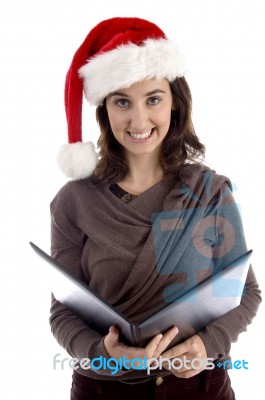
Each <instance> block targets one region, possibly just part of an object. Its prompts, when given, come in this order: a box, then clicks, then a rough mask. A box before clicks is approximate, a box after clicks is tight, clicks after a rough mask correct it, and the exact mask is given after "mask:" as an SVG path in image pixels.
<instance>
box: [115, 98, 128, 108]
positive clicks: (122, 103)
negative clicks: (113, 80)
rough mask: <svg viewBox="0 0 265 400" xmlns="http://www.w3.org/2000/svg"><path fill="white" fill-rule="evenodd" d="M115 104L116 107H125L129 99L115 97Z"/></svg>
mask: <svg viewBox="0 0 265 400" xmlns="http://www.w3.org/2000/svg"><path fill="white" fill-rule="evenodd" d="M115 104H116V105H117V106H118V107H121V108H125V107H127V106H128V105H129V100H127V99H117V100H115Z"/></svg>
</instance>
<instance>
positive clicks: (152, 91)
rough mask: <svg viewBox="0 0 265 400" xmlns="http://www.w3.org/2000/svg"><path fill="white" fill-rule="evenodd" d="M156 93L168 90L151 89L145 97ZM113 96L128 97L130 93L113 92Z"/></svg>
mask: <svg viewBox="0 0 265 400" xmlns="http://www.w3.org/2000/svg"><path fill="white" fill-rule="evenodd" d="M156 93H166V92H164V90H161V89H154V90H151V92H147V93H145V97H148V96H152V95H153V94H156ZM112 96H122V97H128V98H129V97H130V96H129V95H128V94H126V93H123V92H113V93H111V94H110V97H112Z"/></svg>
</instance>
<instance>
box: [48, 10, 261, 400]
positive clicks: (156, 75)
mask: <svg viewBox="0 0 265 400" xmlns="http://www.w3.org/2000/svg"><path fill="white" fill-rule="evenodd" d="M184 73H185V66H184V63H183V58H182V56H181V53H180V51H179V49H178V47H177V46H176V45H175V44H174V43H172V42H171V41H170V40H168V39H167V38H166V36H165V34H164V33H163V32H162V31H161V30H160V29H159V28H158V27H157V26H156V25H154V24H153V23H151V22H148V21H146V20H141V19H138V18H113V19H110V20H106V21H103V22H101V23H100V24H99V25H97V26H96V27H95V28H94V29H92V31H91V32H90V33H89V34H88V36H87V37H86V39H85V41H84V43H83V44H82V45H81V46H80V48H79V49H78V50H77V52H76V54H75V56H74V58H73V61H72V64H71V66H70V69H69V72H68V74H67V79H66V87H65V104H66V115H67V121H68V137H69V143H68V144H67V145H64V146H63V148H62V150H61V153H60V155H59V164H60V166H61V168H62V169H63V171H64V172H65V174H66V175H67V176H69V177H71V178H72V180H71V181H70V182H68V183H67V184H66V185H65V186H64V187H63V188H62V189H61V190H60V191H59V193H58V194H57V195H56V197H55V198H54V200H53V201H52V203H51V215H52V245H51V251H52V256H53V257H55V258H56V259H57V260H59V261H60V262H61V263H63V264H64V265H66V266H67V267H68V268H70V269H71V271H72V273H74V274H75V275H76V276H77V277H79V278H80V279H82V280H83V281H84V282H85V283H86V284H87V285H89V287H90V288H91V289H93V290H94V291H95V292H97V293H98V294H99V295H100V296H102V297H104V298H105V299H107V300H108V302H109V303H111V304H112V305H113V306H114V307H116V308H117V309H118V310H119V311H120V312H122V313H123V314H124V315H126V316H127V317H128V318H130V319H131V320H132V321H133V322H135V323H136V322H139V321H141V320H143V319H144V318H146V317H147V316H149V315H151V314H153V313H154V312H155V311H157V310H159V309H161V308H162V307H163V306H164V305H165V303H169V302H172V301H174V299H175V298H176V297H177V296H178V295H179V294H181V293H182V292H183V291H185V290H186V289H187V288H188V287H189V286H192V285H194V284H196V283H198V282H200V281H201V280H202V279H204V278H205V277H206V276H208V275H209V274H213V273H214V270H215V268H218V267H220V266H221V265H227V264H228V263H229V262H231V261H232V260H234V259H235V258H237V257H238V256H240V255H241V254H243V253H244V252H245V251H246V244H245V239H244V234H243V229H242V226H241V221H240V216H239V213H238V210H237V206H236V204H235V202H234V199H233V196H232V192H231V183H230V181H229V179H228V178H226V177H224V176H221V175H217V174H216V173H215V172H214V171H211V170H209V169H208V168H207V167H206V166H205V165H204V164H203V163H202V162H201V161H200V162H199V161H198V160H199V159H201V158H202V156H203V155H204V146H203V145H202V144H201V143H200V141H199V139H198V137H197V136H196V134H195V132H194V129H193V125H192V120H191V93H190V90H189V87H188V84H187V82H186V80H185V78H184ZM83 90H84V93H85V96H86V98H87V100H88V101H89V102H90V103H91V104H94V105H96V106H97V120H98V123H99V125H100V131H101V134H100V138H99V140H98V148H99V154H98V156H97V154H96V153H95V152H94V150H93V146H92V145H91V143H83V142H82V132H81V120H82V93H83ZM259 303H260V291H259V289H258V285H257V282H256V279H255V275H254V273H253V270H252V267H250V269H249V272H248V276H247V279H246V284H245V292H244V296H243V297H242V300H241V304H240V305H239V306H238V307H237V308H235V309H233V310H232V311H230V312H229V313H227V314H226V315H224V316H222V317H220V318H218V319H217V320H216V321H214V322H213V323H211V324H210V325H208V326H207V327H205V329H203V330H201V331H200V332H197V333H196V334H194V335H193V336H191V337H190V338H188V339H187V340H185V341H183V342H182V343H180V344H177V345H172V346H170V343H171V341H172V340H173V339H174V338H175V337H176V335H178V327H177V326H176V327H172V328H170V329H169V330H168V331H167V332H162V334H159V335H156V336H155V337H153V338H150V341H149V342H148V343H147V344H146V346H145V347H143V348H141V347H139V348H137V347H132V346H130V345H128V344H127V343H124V342H123V341H122V338H121V337H120V336H119V331H118V330H117V328H116V327H115V326H111V327H110V328H109V332H108V333H106V335H105V336H102V335H101V334H100V333H98V332H97V331H96V330H94V329H92V328H91V327H89V326H87V325H86V324H85V323H84V322H83V321H82V320H81V319H80V318H78V317H77V316H76V315H74V314H73V313H72V312H71V311H70V310H69V309H67V308H66V307H65V306H63V305H62V304H60V303H59V302H58V301H57V300H56V299H55V298H54V297H52V306H51V317H50V323H51V329H52V332H53V334H54V336H55V338H56V339H57V340H58V342H59V344H60V345H61V346H63V347H64V348H65V349H66V350H67V352H68V353H69V355H70V356H71V357H73V358H75V359H78V360H79V361H81V360H82V359H85V358H89V359H90V360H92V359H95V358H98V357H103V358H105V359H106V360H109V359H110V358H113V359H118V360H119V359H120V358H122V357H124V356H125V357H126V359H127V360H133V359H134V358H140V359H143V358H144V357H145V356H146V357H147V358H155V359H158V358H159V357H160V356H161V357H164V358H168V359H175V358H179V360H184V359H185V358H186V359H188V360H193V359H195V358H197V359H200V360H202V361H203V360H206V359H207V358H212V359H213V360H214V363H215V365H217V364H218V363H220V362H221V363H223V362H224V360H227V359H229V351H230V346H231V342H234V341H236V340H237V338H238V335H239V334H240V332H242V331H245V330H246V327H247V325H248V324H250V323H251V321H252V318H253V317H254V316H255V314H256V311H257V308H258V305H259ZM199 366H200V367H199V368H195V367H194V366H193V367H191V366H190V365H186V364H184V363H183V365H182V366H181V367H180V368H169V364H167V363H164V364H163V368H161V369H158V370H155V369H154V370H152V371H151V374H150V375H147V372H146V370H144V369H137V368H131V369H128V368H126V366H123V368H120V369H119V371H117V372H116V373H115V374H113V370H111V368H105V369H104V368H101V369H97V368H94V369H93V368H89V369H86V368H81V365H80V364H79V365H77V368H76V369H75V370H74V372H73V382H72V390H71V399H72V400H77V399H78V400H83V399H127V400H128V399H135V397H136V396H137V395H138V396H139V398H144V399H167V400H169V399H214V400H232V399H234V398H235V397H234V392H233V390H232V388H231V385H230V380H229V377H228V374H227V371H226V369H223V368H218V367H215V368H213V369H211V370H210V369H207V368H206V367H207V364H205V363H203V362H202V363H199Z"/></svg>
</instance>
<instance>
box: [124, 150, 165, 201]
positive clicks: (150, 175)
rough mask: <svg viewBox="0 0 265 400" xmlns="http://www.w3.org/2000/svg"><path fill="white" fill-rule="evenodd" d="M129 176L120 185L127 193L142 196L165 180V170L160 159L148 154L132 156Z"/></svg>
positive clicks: (128, 159) (129, 158)
mask: <svg viewBox="0 0 265 400" xmlns="http://www.w3.org/2000/svg"><path fill="white" fill-rule="evenodd" d="M127 161H128V164H129V173H128V175H127V176H126V177H125V178H124V179H123V180H122V181H120V182H118V183H119V185H120V186H121V187H122V188H123V189H124V190H126V191H128V192H130V193H132V194H136V195H137V194H141V193H142V192H144V191H145V190H147V189H149V188H150V187H152V186H154V185H155V184H156V183H158V182H159V181H161V180H162V179H163V169H162V166H161V164H160V162H159V158H158V157H157V158H154V157H153V156H151V155H149V154H146V155H141V156H133V155H130V156H128V158H127Z"/></svg>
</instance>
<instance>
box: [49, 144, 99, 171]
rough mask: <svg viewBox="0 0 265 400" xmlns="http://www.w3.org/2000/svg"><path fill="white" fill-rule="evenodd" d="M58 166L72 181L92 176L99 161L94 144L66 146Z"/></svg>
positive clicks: (60, 153) (62, 150)
mask: <svg viewBox="0 0 265 400" xmlns="http://www.w3.org/2000/svg"><path fill="white" fill-rule="evenodd" d="M57 161H58V165H59V167H60V169H61V170H62V172H63V173H64V174H65V175H66V176H67V177H68V178H72V179H84V178H87V177H89V176H90V175H92V173H93V171H94V169H95V167H96V165H97V161H98V157H97V153H96V151H95V147H94V144H93V143H92V142H87V143H82V142H77V143H67V144H64V145H63V146H62V147H61V148H60V150H59V154H58V159H57Z"/></svg>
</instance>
